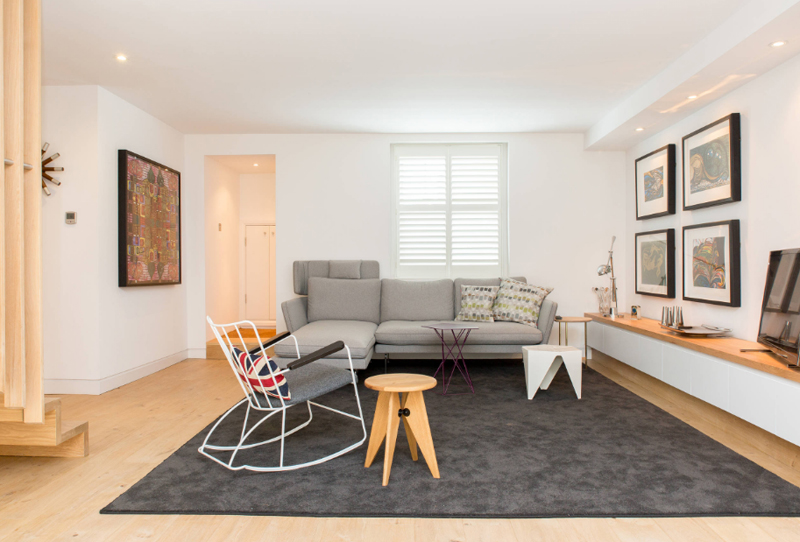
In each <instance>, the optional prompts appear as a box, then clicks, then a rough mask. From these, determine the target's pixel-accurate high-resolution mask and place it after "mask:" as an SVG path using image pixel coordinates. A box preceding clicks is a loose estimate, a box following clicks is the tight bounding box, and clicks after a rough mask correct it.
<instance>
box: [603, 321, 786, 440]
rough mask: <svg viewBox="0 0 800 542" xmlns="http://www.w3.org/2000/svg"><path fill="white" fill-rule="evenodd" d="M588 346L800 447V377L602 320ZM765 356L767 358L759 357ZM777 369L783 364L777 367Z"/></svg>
mask: <svg viewBox="0 0 800 542" xmlns="http://www.w3.org/2000/svg"><path fill="white" fill-rule="evenodd" d="M587 316H592V315H587ZM633 322H635V321H633ZM633 322H631V323H633ZM631 329H634V328H631ZM702 340H703V341H717V340H719V339H702ZM588 344H589V347H590V348H592V349H594V350H599V351H600V352H602V353H603V354H606V355H607V356H610V357H612V358H614V359H617V360H619V361H621V362H623V363H625V364H627V365H630V366H631V367H633V368H635V369H638V370H640V371H642V372H643V373H646V374H648V375H650V376H652V377H653V378H657V379H659V380H661V381H663V382H665V383H667V384H669V385H671V386H674V387H675V388H678V389H679V390H681V391H684V392H686V393H688V394H690V395H692V396H694V397H697V398H698V399H701V400H703V401H705V402H707V403H710V404H712V405H714V406H716V407H718V408H721V409H722V410H725V411H727V412H730V413H731V414H733V415H734V416H737V417H739V418H742V419H743V420H746V421H748V422H750V423H752V424H753V425H756V426H758V427H760V428H762V429H764V430H766V431H769V432H770V433H773V434H774V435H777V436H779V437H781V438H783V439H785V440H788V441H789V442H791V443H793V444H796V445H798V446H800V382H797V381H795V380H798V379H800V371H797V372H792V373H791V374H789V373H788V372H787V376H789V377H791V378H792V379H789V378H784V377H781V376H776V375H774V374H770V373H769V372H765V371H763V370H758V369H754V368H751V367H748V366H744V365H742V364H741V363H735V362H732V361H728V360H726V359H722V358H720V357H717V356H712V355H709V354H706V353H702V352H699V351H697V348H696V346H695V345H696V343H695V344H692V343H689V342H687V343H686V344H688V345H689V346H691V348H687V347H684V346H680V345H678V344H673V343H671V342H667V341H665V340H663V339H661V338H654V337H651V336H646V335H644V334H642V330H639V329H636V330H635V331H629V330H626V329H623V328H621V327H619V323H611V322H608V323H606V322H603V323H598V319H597V318H595V320H593V321H592V322H590V323H589V328H588ZM706 344H712V343H706ZM764 355H767V354H760V356H764ZM748 357H751V356H748ZM775 365H776V366H777V365H780V364H778V363H777V362H776V364H775ZM766 368H767V369H770V371H773V372H779V371H774V369H775V367H773V366H770V367H766ZM785 371H794V370H792V369H785ZM795 375H796V376H795Z"/></svg>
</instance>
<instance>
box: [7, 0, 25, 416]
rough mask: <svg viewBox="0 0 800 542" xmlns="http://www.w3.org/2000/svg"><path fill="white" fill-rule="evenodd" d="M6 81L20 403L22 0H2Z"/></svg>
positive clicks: (11, 387)
mask: <svg viewBox="0 0 800 542" xmlns="http://www.w3.org/2000/svg"><path fill="white" fill-rule="evenodd" d="M3 57H4V62H3V69H4V73H3V81H4V85H5V96H4V108H3V109H4V121H5V157H6V158H9V159H11V160H13V162H14V163H13V164H12V165H9V166H7V167H6V168H5V174H6V176H5V259H6V261H5V271H6V276H5V293H6V299H5V311H6V314H5V317H6V318H5V328H6V337H5V339H6V344H5V353H6V359H5V374H4V378H5V382H4V384H3V386H4V388H3V394H4V397H5V406H6V407H24V406H25V397H26V393H25V319H24V313H23V311H24V291H25V273H24V249H23V246H24V245H23V242H24V239H23V217H24V208H23V183H24V168H23V157H24V155H23V143H22V139H23V133H22V123H23V112H22V99H23V98H22V77H23V74H22V69H23V58H22V0H3Z"/></svg>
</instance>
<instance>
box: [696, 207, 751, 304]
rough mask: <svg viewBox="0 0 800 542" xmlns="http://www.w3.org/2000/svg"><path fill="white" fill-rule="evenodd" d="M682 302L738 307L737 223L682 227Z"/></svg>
mask: <svg viewBox="0 0 800 542" xmlns="http://www.w3.org/2000/svg"><path fill="white" fill-rule="evenodd" d="M683 299H686V300H688V301H699V302H701V303H712V304H714V305H727V306H729V307H739V306H740V305H741V287H740V261H739V221H738V220H728V221H726V222H712V223H708V224H698V225H696V226H684V228H683Z"/></svg>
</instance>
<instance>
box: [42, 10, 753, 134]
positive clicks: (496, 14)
mask: <svg viewBox="0 0 800 542" xmlns="http://www.w3.org/2000/svg"><path fill="white" fill-rule="evenodd" d="M745 4H746V0H648V1H644V0H566V1H565V0H562V1H553V0H547V1H543V0H494V1H492V2H485V1H480V2H479V1H476V0H458V1H456V0H424V1H423V0H405V1H403V2H392V3H389V2H380V1H375V0H341V1H339V2H331V1H330V0H268V1H267V0H225V1H223V0H168V1H167V0H73V1H64V0H43V25H44V82H45V84H47V85H78V84H97V85H101V86H104V87H106V88H108V89H109V90H110V91H112V92H113V93H115V94H117V95H118V96H120V97H121V98H123V99H125V100H128V101H129V102H131V103H133V104H134V105H137V106H138V107H140V108H142V109H144V110H145V111H147V112H149V113H151V114H153V115H155V116H156V117H158V118H160V119H162V120H163V121H165V122H167V123H168V124H170V125H171V126H173V127H175V128H177V129H178V130H180V131H182V132H184V133H300V132H384V133H392V132H396V133H399V132H408V133H421V132H523V131H524V132H531V131H534V132H535V131H559V132H575V131H581V132H582V131H586V130H588V129H589V128H590V127H592V126H593V125H595V123H597V122H598V121H600V120H601V119H602V118H603V117H604V116H605V115H606V114H608V112H609V111H611V110H612V109H613V108H614V107H615V106H617V105H618V104H620V103H621V102H623V101H624V100H625V99H626V98H627V97H629V96H630V95H631V94H632V93H634V92H635V91H636V90H637V89H639V88H640V87H642V86H643V85H644V84H645V83H647V82H648V81H649V80H651V79H652V78H653V77H655V76H656V75H657V74H659V73H660V72H662V70H664V69H665V68H666V67H667V66H669V65H670V64H671V63H673V62H674V61H675V60H676V59H678V58H679V57H681V56H682V55H684V54H685V53H686V52H687V51H689V50H690V49H691V48H692V47H693V46H695V45H697V44H698V43H699V42H700V41H701V40H702V39H703V38H704V37H705V36H707V35H708V34H709V33H711V32H712V31H713V30H714V29H716V28H717V27H719V26H720V25H721V24H722V23H724V22H725V21H726V20H727V19H728V18H730V17H731V16H732V15H733V14H735V13H736V12H737V11H739V10H740V9H741V8H742V7H743V6H744V5H745ZM118 53H124V54H126V55H127V56H128V58H129V60H128V61H127V62H126V63H124V64H123V63H119V62H117V61H116V60H115V56H116V55H117V54H118Z"/></svg>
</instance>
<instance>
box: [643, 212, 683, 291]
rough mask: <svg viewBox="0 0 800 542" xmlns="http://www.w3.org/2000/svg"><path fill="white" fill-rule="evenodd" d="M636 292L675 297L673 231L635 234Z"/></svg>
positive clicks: (671, 229) (672, 229)
mask: <svg viewBox="0 0 800 542" xmlns="http://www.w3.org/2000/svg"><path fill="white" fill-rule="evenodd" d="M636 293H637V294H643V295H652V296H656V297H666V298H670V299H672V298H674V297H675V229H674V228H670V229H668V230H655V231H644V232H641V233H637V234H636Z"/></svg>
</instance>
